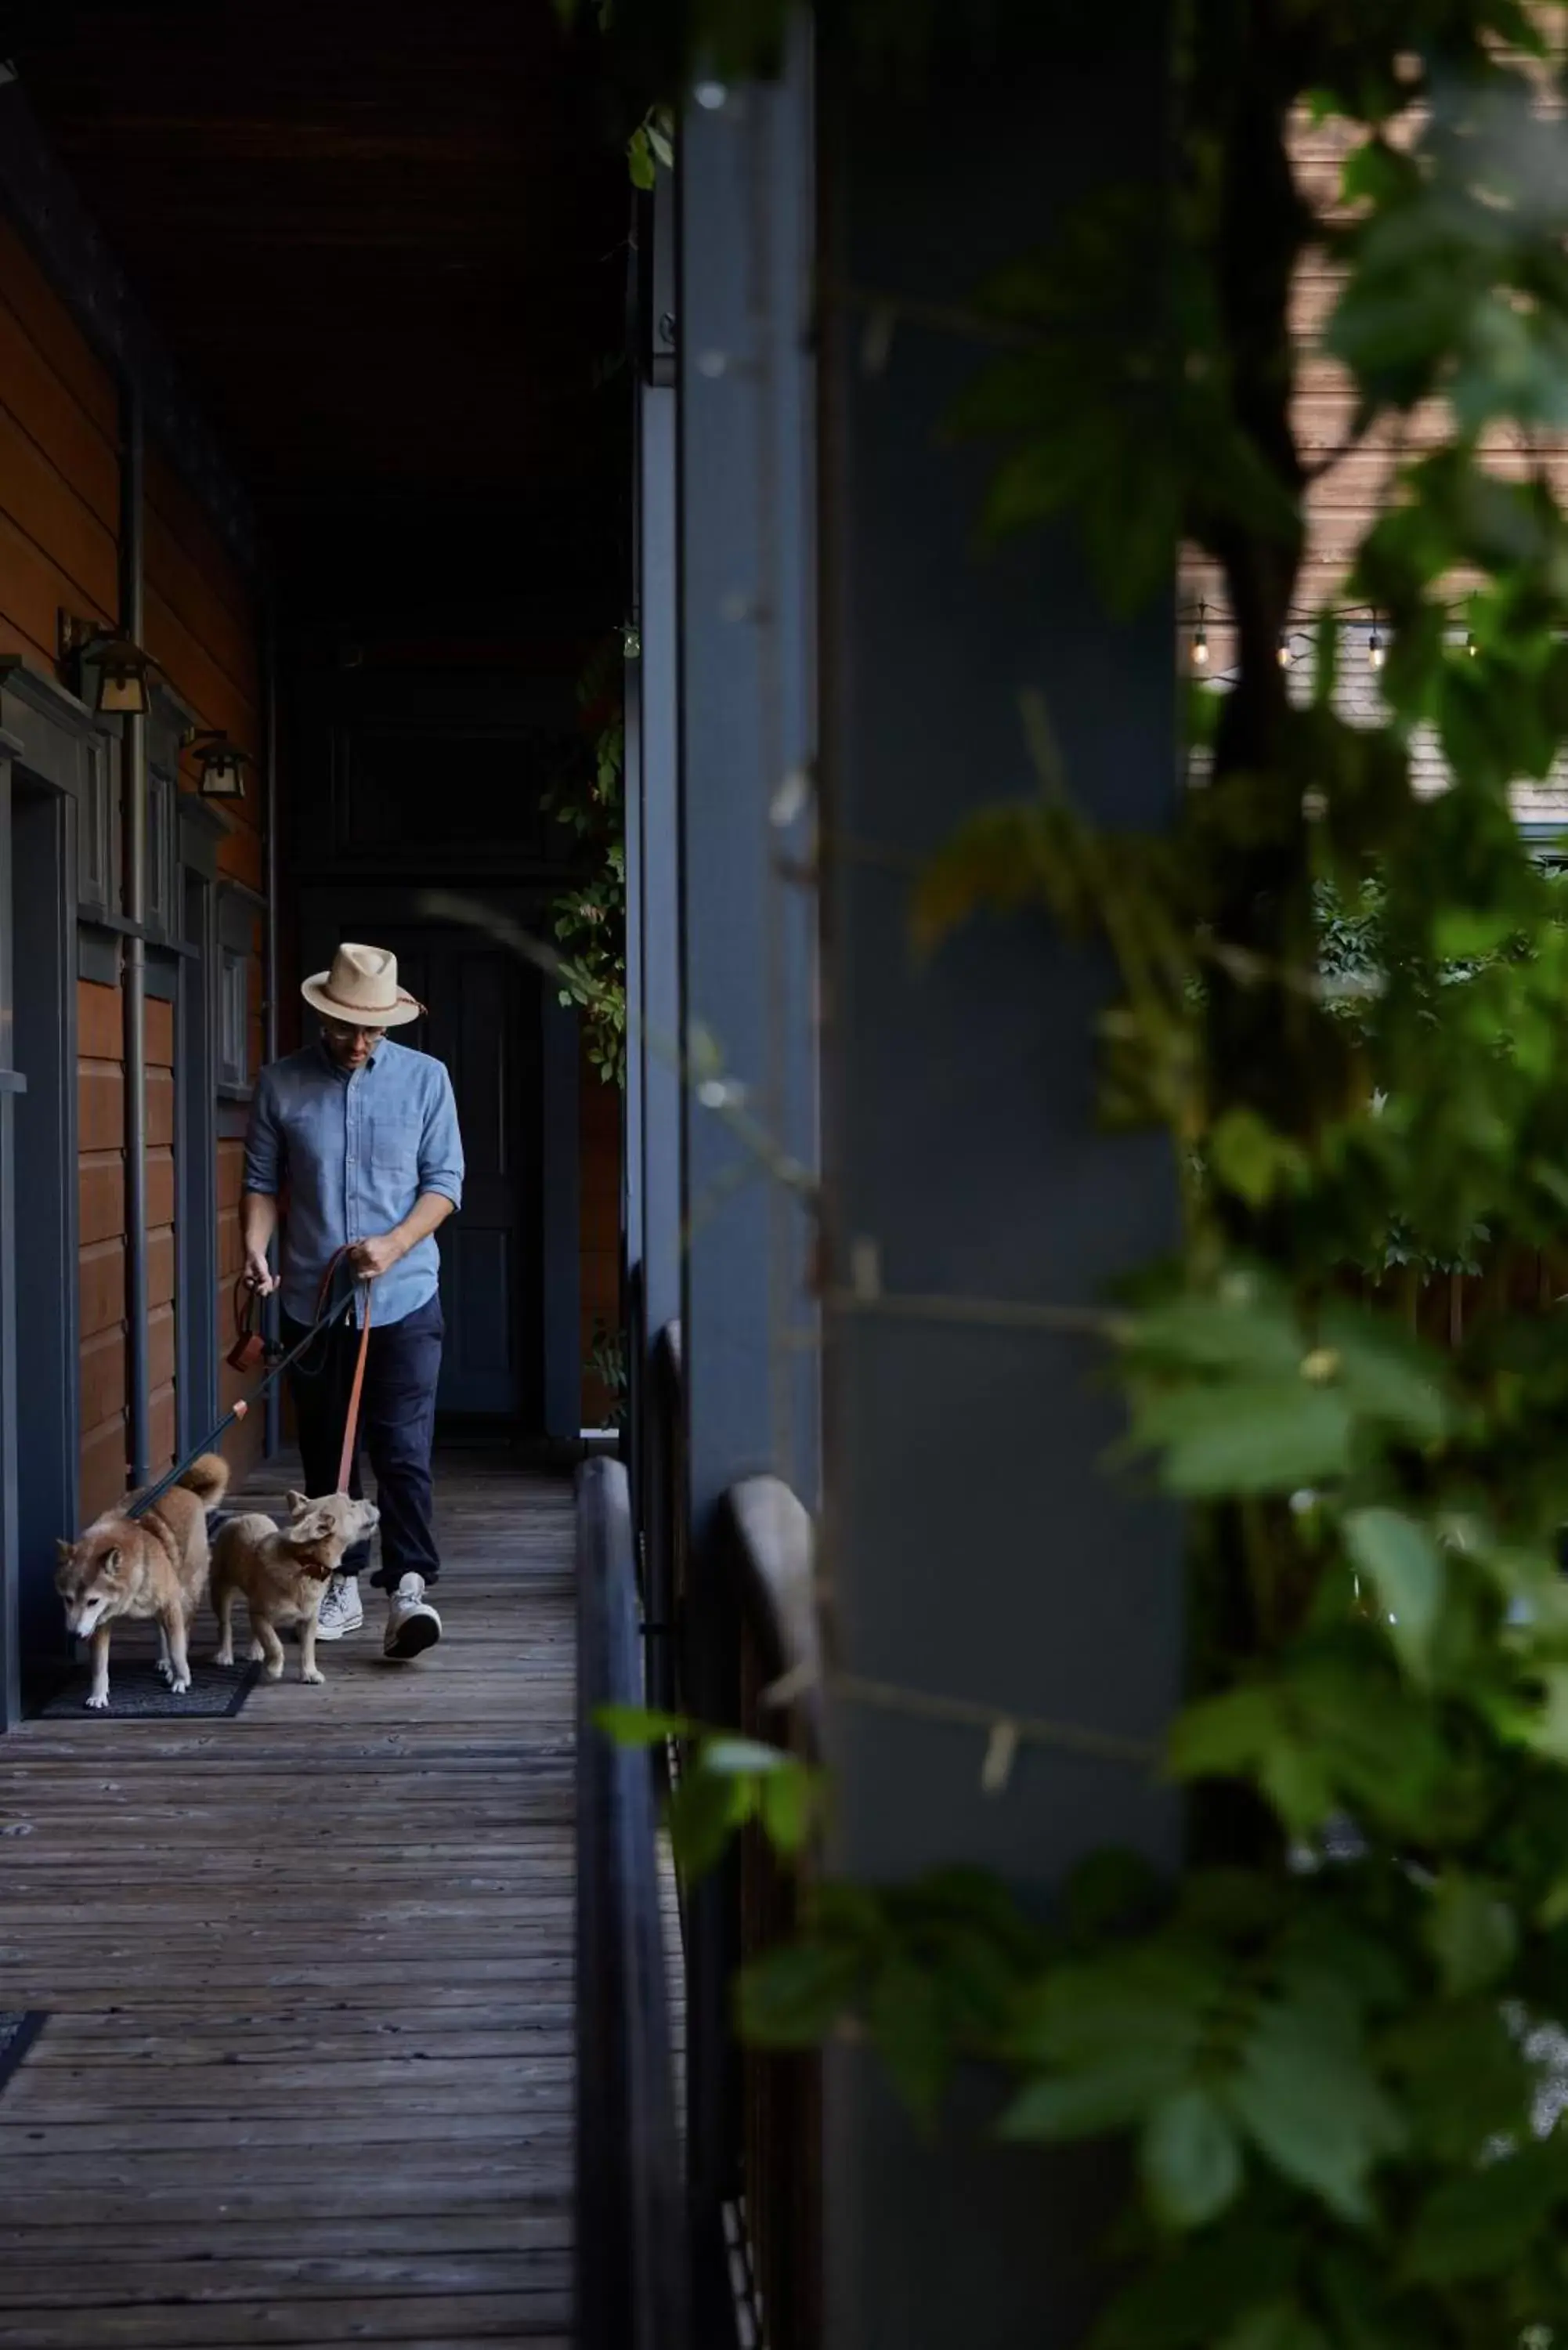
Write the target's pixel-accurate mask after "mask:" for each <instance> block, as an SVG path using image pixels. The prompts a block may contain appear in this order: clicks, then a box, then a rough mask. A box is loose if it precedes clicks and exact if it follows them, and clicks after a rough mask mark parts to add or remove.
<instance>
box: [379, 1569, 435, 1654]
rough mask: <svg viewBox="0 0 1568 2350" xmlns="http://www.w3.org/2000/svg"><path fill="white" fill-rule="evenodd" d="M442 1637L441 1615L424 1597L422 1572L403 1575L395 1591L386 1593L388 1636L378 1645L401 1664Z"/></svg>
mask: <svg viewBox="0 0 1568 2350" xmlns="http://www.w3.org/2000/svg"><path fill="white" fill-rule="evenodd" d="M440 1638H441V1617H439V1616H438V1615H437V1614H436V1612H435V1609H434V1608H433V1607H431V1603H430V1601H429V1600H428V1599H427V1598H426V1597H425V1579H424V1576H423V1575H404V1577H403V1579H402V1581H401V1583H400V1584H399V1586H398V1587H397V1589H396V1591H389V1593H388V1594H387V1637H386V1638H385V1639H384V1640H383V1641H382V1643H381V1647H382V1648H383V1650H384V1651H385V1653H386V1654H387V1655H388V1656H389V1657H391V1658H394V1659H396V1660H397V1662H398V1663H400V1664H402V1663H405V1662H406V1661H407V1659H409V1658H410V1657H419V1656H422V1655H423V1654H424V1651H425V1650H426V1649H427V1648H434V1647H435V1644H436V1642H437V1641H438V1640H439V1639H440Z"/></svg>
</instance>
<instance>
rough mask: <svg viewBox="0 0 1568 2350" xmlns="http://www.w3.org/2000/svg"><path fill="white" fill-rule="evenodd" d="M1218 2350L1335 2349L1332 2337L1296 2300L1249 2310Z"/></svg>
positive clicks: (1277, 2302)
mask: <svg viewBox="0 0 1568 2350" xmlns="http://www.w3.org/2000/svg"><path fill="white" fill-rule="evenodd" d="M1216 2350H1333V2345H1331V2344H1330V2342H1329V2339H1328V2336H1327V2335H1326V2334H1324V2332H1323V2330H1322V2328H1321V2327H1320V2326H1318V2325H1315V2324H1314V2323H1313V2320H1312V2319H1311V2318H1310V2317H1309V2316H1308V2315H1307V2314H1306V2312H1305V2311H1304V2310H1303V2308H1302V2307H1301V2306H1300V2305H1299V2303H1296V2302H1293V2301H1274V2302H1268V2303H1264V2305H1263V2306H1262V2308H1260V2309H1253V2310H1249V2311H1248V2313H1247V2314H1246V2316H1245V2317H1243V2318H1241V2320H1239V2322H1238V2323H1237V2324H1235V2325H1233V2326H1232V2327H1231V2331H1230V2332H1229V2334H1226V2335H1225V2337H1224V2339H1223V2341H1222V2342H1220V2343H1219V2344H1218V2345H1216Z"/></svg>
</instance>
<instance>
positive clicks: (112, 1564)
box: [102, 1543, 125, 1575]
mask: <svg viewBox="0 0 1568 2350" xmlns="http://www.w3.org/2000/svg"><path fill="white" fill-rule="evenodd" d="M124 1556H125V1553H124V1552H123V1551H122V1550H121V1549H120V1547H119V1544H118V1543H117V1544H115V1546H114V1548H113V1549H112V1550H106V1551H105V1553H104V1555H103V1561H102V1565H103V1571H104V1573H105V1574H106V1575H118V1574H119V1562H120V1560H121V1559H122V1558H123V1557H124Z"/></svg>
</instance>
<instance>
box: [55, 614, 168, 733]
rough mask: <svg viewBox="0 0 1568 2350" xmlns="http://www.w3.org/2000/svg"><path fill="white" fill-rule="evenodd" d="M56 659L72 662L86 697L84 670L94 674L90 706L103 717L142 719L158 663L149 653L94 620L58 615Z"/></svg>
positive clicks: (150, 700)
mask: <svg viewBox="0 0 1568 2350" xmlns="http://www.w3.org/2000/svg"><path fill="white" fill-rule="evenodd" d="M60 659H61V660H62V661H65V662H75V664H76V670H77V677H78V690H79V691H82V696H83V699H84V700H85V699H86V691H85V689H86V683H87V680H86V675H85V672H86V671H88V669H89V668H90V669H91V670H92V671H94V673H95V681H94V686H93V708H94V709H95V710H97V711H99V712H100V713H101V714H102V715H103V716H104V717H106V718H145V717H146V715H147V713H148V711H149V710H150V709H151V703H152V692H151V687H152V680H153V678H154V677H155V676H156V675H157V673H158V665H157V663H156V662H155V661H154V660H153V659H152V656H151V653H145V652H143V651H142V650H141V647H140V645H136V644H132V643H131V641H130V638H129V637H117V636H116V635H115V634H114V632H113V630H112V629H106V628H104V627H102V626H101V625H100V623H99V622H98V621H97V620H84V619H80V618H79V617H78V615H77V614H76V613H75V612H62V613H61V614H60Z"/></svg>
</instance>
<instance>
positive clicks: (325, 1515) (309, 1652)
mask: <svg viewBox="0 0 1568 2350" xmlns="http://www.w3.org/2000/svg"><path fill="white" fill-rule="evenodd" d="M288 1506H289V1511H290V1513H291V1514H290V1517H289V1522H288V1523H287V1525H286V1526H278V1525H275V1523H273V1521H272V1519H271V1518H268V1517H264V1516H263V1515H262V1514H261V1513H260V1512H259V1511H253V1512H251V1513H249V1514H248V1515H246V1516H245V1517H243V1518H231V1519H230V1520H229V1522H228V1523H227V1524H226V1525H224V1526H222V1527H220V1529H219V1531H218V1538H217V1540H216V1542H215V1543H214V1544H213V1607H214V1608H215V1609H216V1611H217V1617H218V1631H219V1634H220V1638H219V1643H218V1650H217V1659H216V1661H217V1662H218V1663H219V1664H220V1665H232V1664H233V1663H234V1601H235V1600H236V1599H238V1598H243V1599H244V1603H245V1607H246V1611H247V1613H248V1614H249V1616H250V1619H251V1634H252V1638H251V1655H252V1656H253V1657H254V1658H255V1659H257V1660H258V1661H260V1660H262V1659H265V1664H266V1677H267V1679H268V1680H269V1681H275V1680H281V1679H282V1678H283V1642H282V1641H281V1640H280V1639H279V1638H278V1637H277V1632H276V1628H275V1627H277V1626H278V1625H279V1624H297V1625H298V1626H299V1678H300V1679H301V1680H302V1681H322V1680H325V1679H326V1678H327V1676H326V1675H325V1673H323V1672H322V1671H321V1670H320V1669H319V1667H318V1666H317V1661H316V1618H317V1614H318V1613H319V1611H320V1607H321V1596H322V1594H323V1592H324V1591H325V1590H326V1588H327V1583H328V1582H329V1580H330V1579H331V1577H332V1576H333V1575H335V1574H336V1573H337V1568H338V1567H339V1565H341V1564H342V1560H343V1554H344V1552H345V1551H347V1550H348V1549H349V1548H350V1547H351V1546H352V1545H353V1544H355V1543H357V1542H358V1541H359V1540H360V1539H361V1538H362V1537H363V1536H364V1535H366V1534H369V1533H370V1532H371V1531H372V1530H373V1529H374V1528H375V1527H376V1526H378V1525H379V1523H380V1522H381V1513H380V1512H379V1510H378V1509H377V1507H376V1504H375V1503H374V1502H357V1501H355V1500H353V1499H352V1497H351V1496H350V1495H349V1494H348V1493H328V1494H327V1496H326V1497H325V1499H324V1500H322V1501H319V1502H312V1501H308V1500H307V1499H306V1496H305V1495H304V1494H303V1493H290V1494H289V1496H288Z"/></svg>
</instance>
